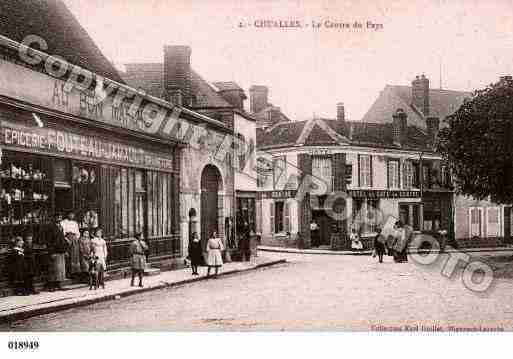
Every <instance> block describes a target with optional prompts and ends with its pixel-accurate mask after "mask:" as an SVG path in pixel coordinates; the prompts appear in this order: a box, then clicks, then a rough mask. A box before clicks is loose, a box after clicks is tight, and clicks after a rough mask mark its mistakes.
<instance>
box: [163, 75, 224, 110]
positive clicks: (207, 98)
mask: <svg viewBox="0 0 513 359" xmlns="http://www.w3.org/2000/svg"><path fill="white" fill-rule="evenodd" d="M191 72H192V73H191V75H192V76H191V81H192V91H193V93H194V94H195V95H196V105H195V106H194V108H201V107H232V105H231V104H230V103H229V102H228V101H226V100H225V99H224V98H223V97H222V96H221V95H219V94H218V93H217V91H216V90H215V89H214V88H213V87H212V86H210V84H209V83H208V82H207V81H205V80H204V79H203V78H202V77H201V76H200V75H198V73H197V72H196V71H194V70H191ZM162 76H163V75H162Z"/></svg>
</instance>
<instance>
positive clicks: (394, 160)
mask: <svg viewBox="0 0 513 359" xmlns="http://www.w3.org/2000/svg"><path fill="white" fill-rule="evenodd" d="M392 164H395V165H396V166H397V167H396V171H395V175H396V183H397V185H394V181H393V180H392V179H393V176H392V174H393V172H392V171H391V165H392ZM387 187H388V188H391V189H400V188H401V161H400V160H399V159H397V158H391V159H389V160H388V161H387Z"/></svg>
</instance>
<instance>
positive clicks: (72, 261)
mask: <svg viewBox="0 0 513 359" xmlns="http://www.w3.org/2000/svg"><path fill="white" fill-rule="evenodd" d="M61 227H62V232H63V233H64V237H65V238H66V240H67V242H68V244H69V248H68V262H67V263H66V264H67V265H66V272H67V273H68V276H69V277H73V276H76V275H79V274H80V241H79V240H80V228H79V226H78V222H77V221H75V213H73V212H69V213H68V218H67V219H64V220H63V221H61Z"/></svg>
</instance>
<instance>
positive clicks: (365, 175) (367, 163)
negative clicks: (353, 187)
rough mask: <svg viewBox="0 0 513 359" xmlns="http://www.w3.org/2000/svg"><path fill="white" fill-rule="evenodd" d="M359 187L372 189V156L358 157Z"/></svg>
mask: <svg viewBox="0 0 513 359" xmlns="http://www.w3.org/2000/svg"><path fill="white" fill-rule="evenodd" d="M358 169H359V176H358V177H359V180H358V182H359V185H360V187H372V156H370V155H358Z"/></svg>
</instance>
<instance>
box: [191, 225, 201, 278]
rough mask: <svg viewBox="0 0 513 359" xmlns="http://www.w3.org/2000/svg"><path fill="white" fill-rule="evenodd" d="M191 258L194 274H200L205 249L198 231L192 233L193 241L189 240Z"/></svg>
mask: <svg viewBox="0 0 513 359" xmlns="http://www.w3.org/2000/svg"><path fill="white" fill-rule="evenodd" d="M189 259H190V260H191V269H192V275H198V266H199V265H200V264H201V261H202V260H203V249H202V248H201V242H200V240H199V237H198V233H197V232H194V233H193V234H192V241H190V242H189Z"/></svg>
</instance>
